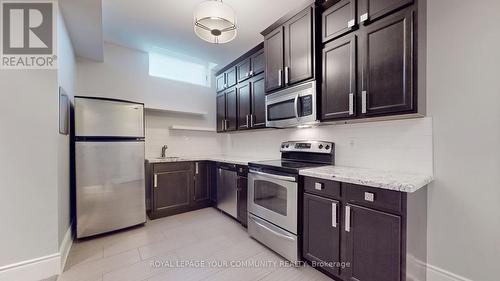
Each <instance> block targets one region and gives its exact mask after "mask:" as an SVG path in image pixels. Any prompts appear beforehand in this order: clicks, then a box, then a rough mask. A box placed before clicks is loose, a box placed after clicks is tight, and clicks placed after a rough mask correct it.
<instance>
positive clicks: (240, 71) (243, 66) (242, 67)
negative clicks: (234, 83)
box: [236, 58, 251, 83]
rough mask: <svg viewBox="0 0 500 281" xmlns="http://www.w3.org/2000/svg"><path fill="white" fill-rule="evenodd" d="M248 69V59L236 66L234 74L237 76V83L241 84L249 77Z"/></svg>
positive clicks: (249, 65)
mask: <svg viewBox="0 0 500 281" xmlns="http://www.w3.org/2000/svg"><path fill="white" fill-rule="evenodd" d="M250 67H251V63H250V58H248V59H245V60H243V61H242V62H240V63H238V64H237V65H236V74H237V76H238V83H241V82H243V81H245V80H247V79H248V78H250V76H251V72H250V70H251V69H250Z"/></svg>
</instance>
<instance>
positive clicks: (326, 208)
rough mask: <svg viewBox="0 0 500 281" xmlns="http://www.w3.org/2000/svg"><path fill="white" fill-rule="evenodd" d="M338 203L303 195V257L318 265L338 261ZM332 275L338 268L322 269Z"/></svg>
mask: <svg viewBox="0 0 500 281" xmlns="http://www.w3.org/2000/svg"><path fill="white" fill-rule="evenodd" d="M339 210H340V202H339V201H336V200H332V199H327V198H323V197H319V196H316V195H311V194H307V193H305V194H304V212H303V214H304V218H303V240H302V243H303V245H302V246H303V247H302V251H303V256H304V257H305V258H306V259H307V260H309V261H315V262H317V263H320V264H333V263H335V262H339V261H340V229H341V224H340V222H339V217H340V216H339V214H340V212H339ZM323 268H324V269H325V270H326V271H328V272H329V273H331V274H333V275H339V268H338V267H334V266H325V267H323Z"/></svg>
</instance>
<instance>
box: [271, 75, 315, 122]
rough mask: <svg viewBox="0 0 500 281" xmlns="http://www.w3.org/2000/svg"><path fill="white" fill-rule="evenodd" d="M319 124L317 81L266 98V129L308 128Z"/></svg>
mask: <svg viewBox="0 0 500 281" xmlns="http://www.w3.org/2000/svg"><path fill="white" fill-rule="evenodd" d="M317 122H318V121H317V111H316V81H312V82H308V83H304V84H301V85H298V86H294V87H291V88H287V89H284V90H281V91H279V92H276V93H272V94H269V95H267V96H266V127H275V128H286V127H297V126H308V125H314V124H316V123H317Z"/></svg>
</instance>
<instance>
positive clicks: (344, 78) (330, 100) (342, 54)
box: [321, 35, 356, 120]
mask: <svg viewBox="0 0 500 281" xmlns="http://www.w3.org/2000/svg"><path fill="white" fill-rule="evenodd" d="M355 94H356V36H355V35H348V36H347V37H342V38H340V39H338V40H336V41H333V42H331V43H329V44H327V45H326V46H325V48H324V49H323V90H322V113H321V115H322V116H321V117H322V119H323V120H332V119H337V118H346V117H350V116H354V114H355V112H354V97H355Z"/></svg>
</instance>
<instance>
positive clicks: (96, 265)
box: [58, 208, 331, 281]
mask: <svg viewBox="0 0 500 281" xmlns="http://www.w3.org/2000/svg"><path fill="white" fill-rule="evenodd" d="M197 261H205V262H210V263H211V265H214V264H215V263H217V264H222V265H223V264H224V262H230V261H238V262H245V263H246V266H242V267H237V266H204V267H203V266H202V267H200V266H190V265H186V266H182V264H180V263H181V262H197ZM283 261H284V260H283V259H282V258H281V257H279V256H278V255H276V254H275V253H274V252H272V251H270V250H269V249H268V248H266V247H264V246H262V245H261V244H259V243H258V242H256V241H255V240H253V239H251V238H250V237H249V236H248V234H247V233H246V229H245V228H243V227H241V225H239V224H238V223H237V222H236V221H234V220H232V219H231V218H229V217H227V216H225V215H223V214H221V213H220V212H219V211H217V210H216V209H213V208H207V209H202V210H198V211H194V212H189V213H185V214H180V215H176V216H171V217H167V218H163V219H158V220H154V221H148V223H147V224H146V225H145V226H143V227H137V228H133V229H130V230H126V231H122V232H119V233H115V234H111V235H106V236H103V237H98V238H95V239H91V240H86V241H83V242H75V243H74V244H73V247H72V248H71V251H70V254H69V257H68V260H67V262H66V268H65V271H64V273H63V274H62V275H61V276H60V278H59V279H58V280H59V281H165V280H183V281H195V280H228V281H229V280H231V281H232V280H239V281H240V280H241V281H244V280H248V281H250V280H266V281H270V280H286V281H293V280H297V281H299V280H331V279H329V278H328V277H327V276H325V275H323V274H322V273H320V272H318V271H316V270H314V269H312V268H311V267H308V266H307V267H298V268H292V267H286V266H280V262H283ZM258 262H260V263H261V264H262V263H267V264H268V266H259V267H256V266H251V263H254V264H255V263H258ZM161 263H163V264H164V265H167V266H158V265H161Z"/></svg>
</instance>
